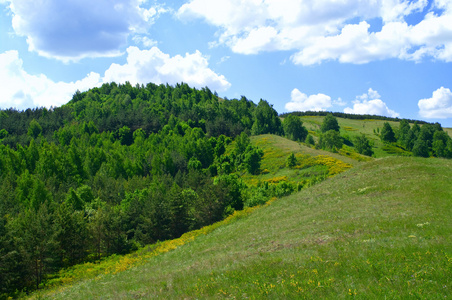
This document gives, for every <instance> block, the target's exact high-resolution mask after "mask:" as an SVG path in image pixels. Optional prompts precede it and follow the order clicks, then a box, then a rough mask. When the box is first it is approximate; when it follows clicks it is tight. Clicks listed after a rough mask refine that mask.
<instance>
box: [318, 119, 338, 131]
mask: <svg viewBox="0 0 452 300" xmlns="http://www.w3.org/2000/svg"><path fill="white" fill-rule="evenodd" d="M339 129H340V127H339V123H338V122H337V119H336V117H334V116H333V115H332V114H327V115H326V116H325V118H323V122H322V126H320V131H322V132H323V133H325V132H327V131H330V130H334V131H339Z"/></svg>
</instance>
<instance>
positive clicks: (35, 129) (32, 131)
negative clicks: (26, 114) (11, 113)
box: [28, 119, 42, 139]
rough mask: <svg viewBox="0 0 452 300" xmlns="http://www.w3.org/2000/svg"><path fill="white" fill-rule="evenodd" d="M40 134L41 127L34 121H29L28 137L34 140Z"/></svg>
mask: <svg viewBox="0 0 452 300" xmlns="http://www.w3.org/2000/svg"><path fill="white" fill-rule="evenodd" d="M41 133H42V127H41V125H39V123H38V121H36V120H35V119H33V120H31V122H30V125H29V126H28V135H29V136H31V137H32V138H34V139H36V138H37V137H38V136H39V135H40V134H41Z"/></svg>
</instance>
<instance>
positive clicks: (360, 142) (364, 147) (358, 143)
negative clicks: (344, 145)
mask: <svg viewBox="0 0 452 300" xmlns="http://www.w3.org/2000/svg"><path fill="white" fill-rule="evenodd" d="M353 143H354V145H355V149H356V151H358V153H360V154H364V155H367V156H372V155H373V154H374V151H373V150H372V145H371V144H370V141H369V139H368V138H367V137H366V136H365V135H364V133H363V134H361V135H359V136H356V137H355V138H354V140H353Z"/></svg>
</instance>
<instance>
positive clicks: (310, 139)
mask: <svg viewBox="0 0 452 300" xmlns="http://www.w3.org/2000/svg"><path fill="white" fill-rule="evenodd" d="M305 143H306V144H308V145H315V141H314V138H313V137H312V135H310V134H308V135H307V136H306V141H305Z"/></svg>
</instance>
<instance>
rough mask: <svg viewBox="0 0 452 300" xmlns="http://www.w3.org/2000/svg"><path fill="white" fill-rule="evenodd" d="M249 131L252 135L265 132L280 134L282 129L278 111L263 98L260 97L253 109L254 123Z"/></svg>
mask: <svg viewBox="0 0 452 300" xmlns="http://www.w3.org/2000/svg"><path fill="white" fill-rule="evenodd" d="M251 131H252V133H253V135H258V134H265V133H272V134H281V133H282V131H283V128H282V125H281V119H280V118H279V117H278V113H277V112H276V110H274V109H273V106H272V105H270V104H268V102H267V101H265V100H262V99H261V100H260V101H259V104H258V105H257V107H256V109H255V110H254V123H253V127H252V129H251Z"/></svg>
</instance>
